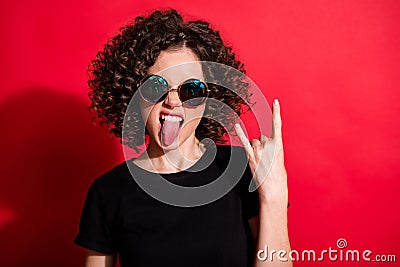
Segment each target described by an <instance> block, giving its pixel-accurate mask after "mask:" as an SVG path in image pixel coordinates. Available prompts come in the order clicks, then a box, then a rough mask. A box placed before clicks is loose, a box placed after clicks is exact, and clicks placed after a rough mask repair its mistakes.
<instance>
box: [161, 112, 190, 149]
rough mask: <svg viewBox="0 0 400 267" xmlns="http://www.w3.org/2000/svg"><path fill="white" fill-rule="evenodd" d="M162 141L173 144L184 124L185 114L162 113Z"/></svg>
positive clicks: (165, 143) (167, 144)
mask: <svg viewBox="0 0 400 267" xmlns="http://www.w3.org/2000/svg"><path fill="white" fill-rule="evenodd" d="M159 120H160V124H161V141H162V143H163V144H164V145H165V146H169V145H171V144H172V143H173V142H174V140H175V139H176V137H177V136H178V135H179V131H180V129H181V127H182V125H183V121H184V119H183V116H182V115H180V114H173V115H171V114H165V113H161V114H160V118H159Z"/></svg>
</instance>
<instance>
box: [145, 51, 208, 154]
mask: <svg viewBox="0 0 400 267" xmlns="http://www.w3.org/2000/svg"><path fill="white" fill-rule="evenodd" d="M195 61H198V58H197V56H196V55H195V54H194V53H193V52H192V51H191V50H190V49H187V48H182V49H179V50H167V51H162V52H161V53H160V55H159V56H158V58H157V60H156V62H155V63H154V65H153V66H151V67H150V68H149V71H148V74H149V75H150V74H157V75H159V76H162V77H163V78H164V79H165V80H166V81H167V82H168V84H169V85H170V86H171V88H172V89H177V88H178V85H180V84H181V83H182V82H184V81H186V80H188V79H199V80H203V73H202V70H201V65H200V63H196V62H195ZM188 62H191V63H190V64H184V63H188ZM140 109H141V114H142V118H143V120H144V121H145V124H146V129H147V131H148V133H149V135H150V146H154V145H156V146H157V147H159V148H163V149H165V150H171V149H176V148H178V147H179V146H182V145H183V144H185V143H186V144H190V143H191V142H193V143H194V142H196V140H197V139H196V137H195V130H196V128H197V126H198V124H199V122H200V120H201V117H202V115H203V113H204V109H205V103H203V104H201V105H199V106H196V107H187V106H186V105H182V102H181V100H180V98H179V95H178V91H177V90H170V91H169V93H168V95H167V97H166V98H165V99H164V100H163V101H161V102H159V103H150V102H148V101H146V100H144V99H143V98H142V97H141V98H140Z"/></svg>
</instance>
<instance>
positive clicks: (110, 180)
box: [91, 161, 130, 193]
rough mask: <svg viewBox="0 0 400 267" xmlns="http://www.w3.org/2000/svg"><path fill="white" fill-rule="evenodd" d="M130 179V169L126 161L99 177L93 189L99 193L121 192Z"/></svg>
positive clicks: (93, 184)
mask: <svg viewBox="0 0 400 267" xmlns="http://www.w3.org/2000/svg"><path fill="white" fill-rule="evenodd" d="M129 177H130V174H129V169H128V167H127V163H126V162H125V161H124V162H122V163H120V164H118V165H117V166H115V167H113V168H112V169H110V170H108V171H107V172H105V173H104V174H102V175H101V176H99V177H97V178H96V179H95V180H94V181H93V183H92V185H91V188H92V190H95V191H97V192H99V193H112V192H119V191H120V189H121V188H122V187H123V186H124V183H125V182H126V181H127V178H129Z"/></svg>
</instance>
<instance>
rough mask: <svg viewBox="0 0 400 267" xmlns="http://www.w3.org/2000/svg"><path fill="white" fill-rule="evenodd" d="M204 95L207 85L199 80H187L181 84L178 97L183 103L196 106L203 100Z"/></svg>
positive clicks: (205, 94)
mask: <svg viewBox="0 0 400 267" xmlns="http://www.w3.org/2000/svg"><path fill="white" fill-rule="evenodd" d="M206 96H207V86H206V84H205V83H204V82H202V81H200V80H196V79H191V80H187V81H185V82H184V83H183V84H182V86H181V89H180V98H181V100H182V102H184V103H185V105H188V106H198V105H200V104H202V103H203V102H204V100H205V97H206Z"/></svg>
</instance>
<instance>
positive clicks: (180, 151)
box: [141, 134, 205, 173]
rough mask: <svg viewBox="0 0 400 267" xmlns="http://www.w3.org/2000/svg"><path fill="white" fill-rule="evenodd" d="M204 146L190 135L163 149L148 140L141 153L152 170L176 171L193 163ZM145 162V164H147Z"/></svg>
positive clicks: (162, 171)
mask: <svg viewBox="0 0 400 267" xmlns="http://www.w3.org/2000/svg"><path fill="white" fill-rule="evenodd" d="M204 150H205V148H204V146H203V145H202V144H201V143H200V141H199V140H198V139H197V138H196V137H195V136H194V134H193V135H192V136H190V138H188V139H187V140H186V141H185V142H184V143H182V144H179V146H178V147H176V148H173V149H168V150H167V149H163V148H162V147H159V146H158V145H157V144H156V142H154V141H153V140H150V144H149V146H148V148H147V150H146V152H147V153H143V154H142V155H141V156H144V157H145V158H143V159H144V160H146V161H147V164H148V166H147V168H146V169H150V170H152V171H154V172H159V173H169V172H177V171H181V170H184V169H187V168H189V167H190V166H192V165H194V164H195V163H196V161H197V160H199V159H200V157H201V156H202V155H203V153H204ZM147 164H146V165H147Z"/></svg>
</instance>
